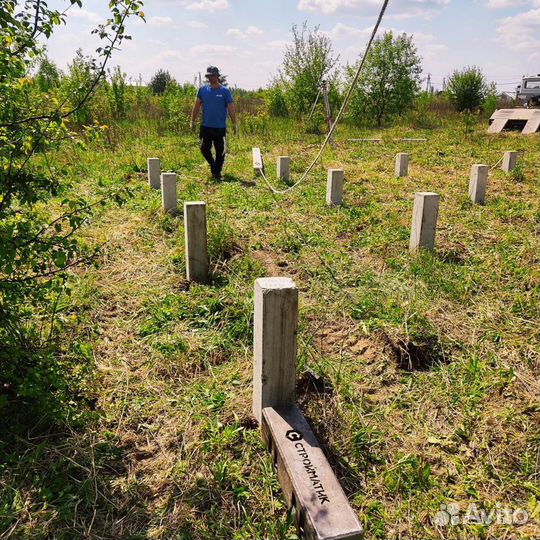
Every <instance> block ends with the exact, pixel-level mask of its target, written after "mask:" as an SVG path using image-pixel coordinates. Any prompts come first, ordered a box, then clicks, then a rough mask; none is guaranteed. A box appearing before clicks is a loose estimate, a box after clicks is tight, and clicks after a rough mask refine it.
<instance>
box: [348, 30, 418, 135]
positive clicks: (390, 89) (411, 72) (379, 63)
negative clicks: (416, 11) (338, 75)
mask: <svg viewBox="0 0 540 540" xmlns="http://www.w3.org/2000/svg"><path fill="white" fill-rule="evenodd" d="M355 71H356V67H354V68H353V67H351V66H348V67H347V73H348V77H349V79H350V78H352V75H353V73H355ZM421 73H422V67H421V58H420V57H419V56H418V53H417V49H416V47H415V46H414V44H413V38H412V36H408V35H407V34H401V35H399V36H396V37H394V35H393V33H392V32H386V33H385V34H384V35H383V36H381V37H379V38H377V39H375V40H374V41H373V43H372V46H371V48H370V50H369V53H368V56H367V58H366V60H365V63H364V66H363V68H362V73H361V74H360V77H359V79H358V83H357V89H356V91H355V92H354V93H353V95H352V97H351V101H350V103H349V117H350V118H351V119H352V120H353V122H355V123H356V124H372V123H375V124H376V125H377V126H381V125H382V123H383V122H384V121H385V120H387V119H388V118H389V117H391V116H394V115H397V114H401V113H403V112H404V111H406V110H407V109H408V108H409V107H410V106H411V104H412V103H413V100H414V97H415V95H416V94H417V92H418V91H419V89H420V74H421Z"/></svg>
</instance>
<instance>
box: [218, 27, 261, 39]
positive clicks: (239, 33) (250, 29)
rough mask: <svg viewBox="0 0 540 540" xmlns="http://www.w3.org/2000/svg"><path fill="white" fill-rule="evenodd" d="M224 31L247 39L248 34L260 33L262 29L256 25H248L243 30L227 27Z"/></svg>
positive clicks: (229, 34)
mask: <svg viewBox="0 0 540 540" xmlns="http://www.w3.org/2000/svg"><path fill="white" fill-rule="evenodd" d="M225 33H226V34H227V35H228V36H233V37H235V38H238V39H247V38H248V37H249V36H254V35H260V34H262V33H263V31H262V30H261V29H260V28H259V27H258V26H248V27H247V28H246V30H245V31H242V30H240V28H229V29H228V30H227V31H226V32H225Z"/></svg>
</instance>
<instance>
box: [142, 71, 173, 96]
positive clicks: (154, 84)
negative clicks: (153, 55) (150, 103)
mask: <svg viewBox="0 0 540 540" xmlns="http://www.w3.org/2000/svg"><path fill="white" fill-rule="evenodd" d="M173 81H174V79H173V78H172V77H171V74H170V73H169V72H168V71H166V70H164V69H158V70H157V71H156V73H155V74H154V76H153V77H152V78H151V79H150V84H149V85H148V86H149V87H150V88H151V89H152V93H153V94H154V95H155V96H162V95H163V94H164V92H165V90H166V89H167V86H169V85H170V84H171V83H172V82H173Z"/></svg>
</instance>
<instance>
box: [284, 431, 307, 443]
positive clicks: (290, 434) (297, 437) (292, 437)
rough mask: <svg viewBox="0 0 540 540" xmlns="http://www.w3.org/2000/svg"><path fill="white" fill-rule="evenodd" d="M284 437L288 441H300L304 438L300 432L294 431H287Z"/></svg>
mask: <svg viewBox="0 0 540 540" xmlns="http://www.w3.org/2000/svg"><path fill="white" fill-rule="evenodd" d="M285 437H287V439H289V441H301V440H302V439H303V438H304V436H303V435H302V433H300V431H296V429H289V431H287V433H285Z"/></svg>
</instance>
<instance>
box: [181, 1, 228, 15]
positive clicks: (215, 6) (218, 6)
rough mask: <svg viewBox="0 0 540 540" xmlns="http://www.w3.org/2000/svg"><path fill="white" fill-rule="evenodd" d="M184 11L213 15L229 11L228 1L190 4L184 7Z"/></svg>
mask: <svg viewBox="0 0 540 540" xmlns="http://www.w3.org/2000/svg"><path fill="white" fill-rule="evenodd" d="M186 9H189V10H191V11H207V12H208V13H214V12H215V11H223V10H225V9H229V0H200V2H191V3H190V4H188V5H187V6H186Z"/></svg>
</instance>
